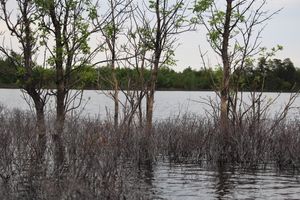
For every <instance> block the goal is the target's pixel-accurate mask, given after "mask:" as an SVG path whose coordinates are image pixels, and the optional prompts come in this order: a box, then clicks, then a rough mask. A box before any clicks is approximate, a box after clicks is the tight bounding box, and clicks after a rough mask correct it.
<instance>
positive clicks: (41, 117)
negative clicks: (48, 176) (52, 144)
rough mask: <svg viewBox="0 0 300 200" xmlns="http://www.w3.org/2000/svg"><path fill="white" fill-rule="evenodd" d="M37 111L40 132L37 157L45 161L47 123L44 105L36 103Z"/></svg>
mask: <svg viewBox="0 0 300 200" xmlns="http://www.w3.org/2000/svg"><path fill="white" fill-rule="evenodd" d="M35 109H36V117H37V120H36V123H37V131H38V154H37V157H38V159H39V160H40V161H42V160H43V157H44V154H45V150H46V143H47V138H46V123H45V114H44V103H43V102H39V103H35Z"/></svg>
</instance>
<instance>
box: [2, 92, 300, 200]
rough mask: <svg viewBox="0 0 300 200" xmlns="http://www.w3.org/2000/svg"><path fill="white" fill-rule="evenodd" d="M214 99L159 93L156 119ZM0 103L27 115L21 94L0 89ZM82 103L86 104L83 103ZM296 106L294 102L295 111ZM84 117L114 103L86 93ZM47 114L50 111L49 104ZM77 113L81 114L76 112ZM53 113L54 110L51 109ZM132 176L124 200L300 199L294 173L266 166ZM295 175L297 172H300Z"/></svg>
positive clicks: (156, 168)
mask: <svg viewBox="0 0 300 200" xmlns="http://www.w3.org/2000/svg"><path fill="white" fill-rule="evenodd" d="M265 95H266V98H268V99H272V98H275V97H276V95H277V94H276V93H266V94H265ZM288 96H289V94H282V96H280V98H279V99H277V101H276V102H275V104H274V105H272V107H271V110H272V112H273V113H275V112H276V111H277V110H278V109H280V107H281V106H283V105H284V103H285V101H286V100H287V99H288ZM208 97H210V98H215V94H214V93H213V92H157V93H156V102H155V109H154V117H155V119H163V118H167V117H170V116H176V115H179V114H180V113H184V112H192V113H195V114H197V115H201V114H203V113H204V111H205V109H207V108H208V107H205V104H201V103H199V100H200V99H201V98H208ZM0 103H1V104H3V105H4V106H6V107H7V108H10V109H13V108H19V109H22V110H28V109H29V106H28V104H27V103H26V102H25V101H24V99H23V97H22V93H21V92H20V90H5V89H0ZM85 103H86V104H85ZM299 104H300V101H299V99H297V100H296V102H295V106H298V105H299ZM83 105H85V106H83V107H81V108H80V109H81V111H82V115H84V116H95V115H98V116H100V117H105V116H106V114H107V112H110V110H111V109H112V108H113V103H112V101H111V99H109V98H108V97H107V96H106V95H105V94H103V93H101V94H99V93H97V92H95V91H85V93H84V103H83ZM47 106H48V110H50V111H51V110H52V109H53V107H54V103H53V99H50V100H49V103H48V105H47ZM80 109H79V110H80ZM53 110H54V109H53ZM128 171H130V173H132V174H131V175H130V176H129V177H131V178H129V179H127V178H125V179H127V180H126V181H128V182H129V183H128V184H127V185H128V188H127V190H128V191H127V192H126V191H125V192H124V194H126V195H125V196H126V199H167V200H168V199H170V200H181V199H184V200H193V199H195V200H196V199H205V200H206V199H220V200H223V199H224V200H225V199H245V200H246V199H249V200H250V199H275V200H276V199H278V200H281V199H300V176H299V174H297V173H294V172H293V171H289V172H279V171H277V170H276V168H275V167H272V166H269V167H266V168H263V169H256V170H247V171H246V170H240V169H238V168H237V167H233V166H229V167H222V168H221V167H217V168H214V169H212V168H209V167H207V166H205V167H202V166H199V165H197V164H171V163H169V162H166V161H158V162H157V163H156V164H154V165H153V166H150V167H149V166H148V167H143V168H142V169H141V170H138V171H136V170H128ZM298 172H299V171H298Z"/></svg>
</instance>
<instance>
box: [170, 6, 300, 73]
mask: <svg viewBox="0 0 300 200" xmlns="http://www.w3.org/2000/svg"><path fill="white" fill-rule="evenodd" d="M280 8H283V10H282V11H281V12H280V13H279V14H277V15H275V16H273V18H272V19H271V20H270V21H269V22H268V25H267V27H266V28H265V29H264V32H263V33H262V38H261V41H262V46H265V47H267V48H272V47H274V46H276V45H277V44H279V45H282V46H283V51H281V52H279V53H277V54H276V56H275V57H276V58H280V59H284V58H290V59H291V60H292V62H293V63H294V65H295V66H296V67H299V68H300V0H270V1H269V3H268V5H267V9H269V10H270V11H275V10H278V9H280ZM179 42H180V43H181V45H180V46H179V47H178V48H177V50H176V59H177V60H178V62H177V66H176V67H174V69H175V70H176V71H177V70H180V71H181V70H183V69H184V68H186V67H188V66H191V67H192V68H193V69H200V67H201V66H202V64H201V60H200V57H199V50H198V49H199V45H201V49H203V51H209V52H211V53H210V54H209V61H210V62H211V64H212V65H213V64H217V63H218V62H219V60H218V59H219V58H218V57H217V56H216V55H215V54H213V53H212V51H211V49H210V48H209V46H208V44H207V42H206V38H205V32H204V31H200V30H199V31H197V32H193V33H185V34H184V35H182V36H181V37H180V40H179Z"/></svg>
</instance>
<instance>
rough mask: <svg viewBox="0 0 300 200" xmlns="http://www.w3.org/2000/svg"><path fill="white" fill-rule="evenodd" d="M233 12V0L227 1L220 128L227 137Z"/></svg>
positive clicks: (223, 44)
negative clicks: (230, 40) (229, 52)
mask: <svg viewBox="0 0 300 200" xmlns="http://www.w3.org/2000/svg"><path fill="white" fill-rule="evenodd" d="M231 12H232V0H227V8H226V16H225V23H224V32H223V35H222V37H223V43H222V61H223V78H222V87H221V116H220V127H221V132H223V133H224V134H225V136H226V137H227V136H228V134H229V130H228V126H229V119H228V97H229V81H230V60H229V56H228V45H229V44H228V43H229V38H230V19H231Z"/></svg>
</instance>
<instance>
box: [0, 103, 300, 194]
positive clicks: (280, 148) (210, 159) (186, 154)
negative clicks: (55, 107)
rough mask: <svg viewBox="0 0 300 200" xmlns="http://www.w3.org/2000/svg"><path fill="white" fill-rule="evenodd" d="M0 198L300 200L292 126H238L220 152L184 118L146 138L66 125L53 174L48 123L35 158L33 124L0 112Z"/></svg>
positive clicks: (212, 137)
mask: <svg viewBox="0 0 300 200" xmlns="http://www.w3.org/2000/svg"><path fill="white" fill-rule="evenodd" d="M0 118H1V122H2V123H1V124H0V133H1V142H0V151H1V153H0V155H1V159H0V160H1V163H0V177H1V182H0V184H1V186H0V188H1V189H0V192H1V196H2V197H3V198H4V199H182V198H183V197H185V198H187V199H199V198H209V199H214V198H215V199H232V198H238V199H246V198H250V197H251V198H261V199H266V198H273V197H274V198H275V197H276V198H289V199H293V198H296V197H297V196H298V195H299V166H300V156H299V155H300V134H299V129H300V126H299V124H300V123H299V122H298V121H289V122H285V121H282V122H280V124H279V125H278V126H277V128H276V129H273V130H272V131H270V132H269V131H268V130H270V129H269V127H270V126H271V125H272V123H271V122H268V123H264V124H262V125H261V126H260V127H256V128H253V127H252V124H250V123H247V122H246V123H245V125H244V126H243V128H242V129H239V130H238V132H237V131H235V132H234V134H231V141H232V143H231V145H230V149H228V148H225V147H224V145H223V144H224V141H223V137H221V136H220V132H219V130H220V129H219V128H218V125H217V124H214V123H213V122H211V121H210V120H207V119H205V118H197V117H195V116H190V115H185V116H183V117H181V118H172V119H167V120H162V121H159V122H156V123H155V124H154V128H153V129H152V133H151V134H150V135H147V134H146V133H147V130H145V129H144V128H142V127H138V126H130V127H128V126H120V127H118V128H117V129H115V128H114V125H113V123H110V122H105V121H100V120H97V119H82V118H76V117H68V118H67V119H66V124H65V129H64V132H63V133H62V137H61V138H62V143H63V145H64V147H65V148H64V155H65V160H64V163H63V165H61V166H60V167H59V168H56V167H55V166H54V160H53V159H54V157H53V156H54V153H53V151H54V150H55V149H54V148H53V145H52V144H51V143H52V140H51V138H50V137H49V136H50V135H51V132H53V131H55V129H54V126H53V123H54V120H53V118H52V117H51V116H48V118H47V119H48V120H47V123H46V124H47V137H48V139H47V149H46V152H45V155H44V156H43V157H42V158H41V157H39V154H38V152H39V150H38V147H39V145H38V141H39V140H38V138H37V134H36V131H37V127H36V123H35V120H34V116H32V115H31V114H29V113H26V112H22V111H17V110H15V111H13V112H12V111H8V110H6V109H4V108H2V109H1V114H0Z"/></svg>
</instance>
